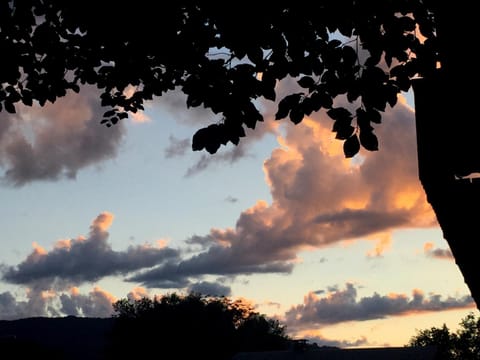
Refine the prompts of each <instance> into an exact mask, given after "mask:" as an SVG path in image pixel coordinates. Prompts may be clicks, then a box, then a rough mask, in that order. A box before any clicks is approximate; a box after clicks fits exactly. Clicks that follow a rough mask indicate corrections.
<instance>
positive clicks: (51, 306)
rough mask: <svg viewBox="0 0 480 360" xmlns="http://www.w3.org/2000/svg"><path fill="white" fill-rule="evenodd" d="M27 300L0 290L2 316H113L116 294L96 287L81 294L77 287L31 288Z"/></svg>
mask: <svg viewBox="0 0 480 360" xmlns="http://www.w3.org/2000/svg"><path fill="white" fill-rule="evenodd" d="M26 297H27V298H26V300H23V301H22V300H17V299H16V298H15V296H14V295H13V294H12V293H10V292H4V293H0V319H3V320H15V319H23V318H28V317H37V316H47V317H52V316H53V317H57V316H66V315H74V316H86V317H110V316H111V315H112V313H113V307H112V303H113V302H114V301H115V297H114V296H113V295H111V294H109V293H108V292H106V291H104V290H102V289H100V288H99V287H95V288H94V289H93V290H92V291H90V292H89V293H88V295H81V294H80V293H79V291H78V289H77V288H72V289H70V293H69V294H67V293H65V292H56V291H54V290H51V289H49V290H40V289H38V288H35V287H33V288H29V289H27V292H26Z"/></svg>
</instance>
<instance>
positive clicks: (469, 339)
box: [408, 313, 480, 360]
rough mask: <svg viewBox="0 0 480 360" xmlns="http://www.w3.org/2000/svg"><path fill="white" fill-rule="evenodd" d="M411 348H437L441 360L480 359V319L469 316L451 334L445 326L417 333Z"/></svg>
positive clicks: (412, 339)
mask: <svg viewBox="0 0 480 360" xmlns="http://www.w3.org/2000/svg"><path fill="white" fill-rule="evenodd" d="M408 345H409V346H431V345H434V346H437V347H438V349H439V353H440V358H441V359H445V360H475V359H479V358H480V317H478V318H476V317H475V315H474V314H473V313H470V314H468V315H467V316H465V318H463V319H462V320H461V322H460V328H459V329H458V330H457V331H456V332H451V331H450V330H449V329H448V327H447V326H446V325H445V324H443V326H442V327H441V328H437V327H432V328H430V329H424V330H420V331H418V332H417V334H416V335H415V336H413V337H412V338H411V339H410V341H409V343H408Z"/></svg>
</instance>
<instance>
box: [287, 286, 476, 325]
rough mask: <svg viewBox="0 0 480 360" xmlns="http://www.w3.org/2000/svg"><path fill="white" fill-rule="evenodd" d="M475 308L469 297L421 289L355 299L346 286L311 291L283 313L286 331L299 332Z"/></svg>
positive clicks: (356, 296)
mask: <svg viewBox="0 0 480 360" xmlns="http://www.w3.org/2000/svg"><path fill="white" fill-rule="evenodd" d="M473 307H475V303H474V301H473V299H472V298H471V297H470V296H464V297H461V298H454V297H447V298H442V297H441V296H440V295H438V294H431V295H429V296H426V295H425V294H424V293H423V292H422V291H421V290H418V289H415V290H413V291H412V295H411V297H409V296H407V295H406V294H388V295H380V294H378V293H374V294H373V295H372V296H366V297H362V298H358V295H357V289H356V288H355V286H354V285H353V284H351V283H347V284H346V287H345V289H343V290H337V291H334V292H328V293H327V294H325V295H324V296H321V297H320V296H318V295H316V294H315V293H313V292H310V293H309V294H307V295H306V296H305V297H304V300H303V304H300V305H296V306H292V307H291V308H290V309H289V310H288V311H287V312H286V313H285V322H286V324H287V326H288V327H289V328H295V329H302V328H311V327H312V326H321V325H332V324H338V323H342V322H348V321H366V320H375V319H384V318H386V317H391V316H400V315H406V314H410V313H425V312H438V311H443V310H453V309H467V308H473Z"/></svg>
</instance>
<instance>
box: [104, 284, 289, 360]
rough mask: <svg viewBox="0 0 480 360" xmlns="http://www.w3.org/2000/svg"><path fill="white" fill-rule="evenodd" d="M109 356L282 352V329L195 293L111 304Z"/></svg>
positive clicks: (243, 308) (235, 304) (235, 305)
mask: <svg viewBox="0 0 480 360" xmlns="http://www.w3.org/2000/svg"><path fill="white" fill-rule="evenodd" d="M113 307H114V310H115V314H116V315H115V318H116V322H115V325H114V330H113V332H112V334H111V342H110V352H109V355H110V356H112V358H118V357H120V358H124V357H125V355H126V354H129V355H134V356H141V355H145V356H148V357H150V356H151V354H153V353H155V352H159V351H162V350H163V351H165V350H169V351H168V353H169V354H172V355H173V356H174V357H177V358H180V359H187V358H200V359H230V358H231V357H232V356H233V354H234V353H236V352H239V351H267V350H285V349H286V348H287V347H288V341H289V338H288V336H287V335H286V334H285V327H284V326H282V325H280V323H279V322H278V321H277V320H273V319H268V318H267V317H265V316H264V315H261V314H259V313H257V312H255V311H253V309H252V308H251V307H250V306H248V305H246V304H245V303H242V302H241V301H233V300H231V299H229V298H225V297H209V296H203V295H200V294H196V293H190V294H188V295H177V294H176V293H173V294H170V295H164V296H161V297H159V298H154V299H153V300H152V299H150V298H142V299H139V300H135V301H131V300H128V299H122V300H119V301H117V302H116V303H114V305H113Z"/></svg>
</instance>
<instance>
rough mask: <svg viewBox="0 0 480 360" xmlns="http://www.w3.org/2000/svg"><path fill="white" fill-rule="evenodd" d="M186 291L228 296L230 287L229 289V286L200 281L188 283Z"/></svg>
mask: <svg viewBox="0 0 480 360" xmlns="http://www.w3.org/2000/svg"><path fill="white" fill-rule="evenodd" d="M188 292H194V293H200V294H204V295H208V296H230V295H231V294H232V289H230V287H229V286H225V285H222V284H218V283H213V282H208V281H201V282H198V283H195V284H192V285H190V286H189V288H188Z"/></svg>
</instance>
